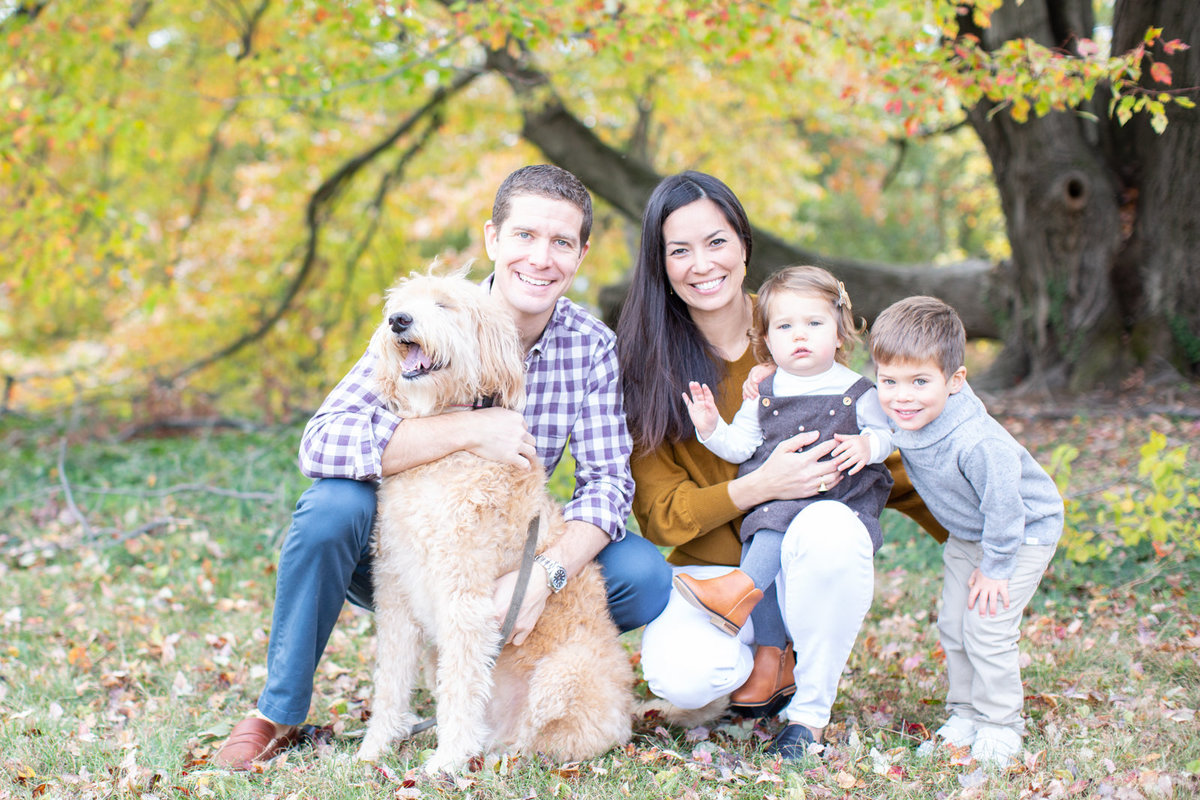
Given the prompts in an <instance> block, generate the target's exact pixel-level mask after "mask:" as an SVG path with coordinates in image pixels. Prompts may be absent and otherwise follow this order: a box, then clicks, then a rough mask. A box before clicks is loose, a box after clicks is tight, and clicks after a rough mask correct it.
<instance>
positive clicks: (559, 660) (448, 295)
mask: <svg viewBox="0 0 1200 800" xmlns="http://www.w3.org/2000/svg"><path fill="white" fill-rule="evenodd" d="M371 347H372V349H373V350H374V352H375V355H376V356H377V358H378V364H379V371H378V374H377V375H376V382H377V385H378V391H379V393H380V395H381V397H384V398H386V400H387V402H388V404H389V406H390V408H391V410H392V411H394V412H395V413H396V414H398V415H399V416H401V417H407V418H412V417H424V416H431V415H435V414H441V413H446V412H451V411H453V410H455V409H457V408H462V407H470V406H472V405H473V404H474V403H475V402H476V401H477V400H479V399H480V398H490V399H491V400H492V402H494V403H495V404H496V405H499V406H503V407H507V408H512V409H520V408H521V407H522V405H523V403H524V374H525V368H524V355H523V352H522V349H521V346H520V343H519V340H518V336H517V330H516V326H515V324H514V323H513V321H512V319H511V318H510V317H509V315H508V314H507V312H506V311H504V310H503V309H502V308H500V307H499V306H498V305H497V304H496V303H495V301H494V300H493V299H492V298H491V297H490V296H489V295H488V294H487V292H486V291H485V290H484V289H483V288H482V287H480V286H478V285H476V284H474V283H471V282H470V281H468V280H466V279H465V277H464V276H463V274H462V273H459V274H456V275H453V276H439V275H434V274H426V275H414V276H411V277H409V278H406V279H404V280H401V281H400V282H399V283H398V284H397V285H396V286H395V287H394V288H393V289H391V290H390V291H389V292H388V295H387V300H386V304H385V309H384V315H383V323H382V324H381V325H380V326H379V328H378V330H377V331H376V332H375V335H374V336H373V337H372V339H371ZM535 516H540V517H541V529H540V534H539V537H538V543H537V550H538V552H541V551H542V550H544V549H545V548H546V547H548V546H549V545H551V544H552V543H553V542H554V541H555V540H556V539H557V538H558V537H559V536H561V535H562V533H563V521H562V513H561V509H560V508H559V507H558V505H557V504H556V503H555V502H554V501H553V499H552V498H551V497H550V496H549V495H548V494H547V493H546V489H545V473H544V471H543V468H542V466H541V464H540V463H535V464H534V465H533V468H532V469H518V468H516V467H512V466H508V465H505V464H501V463H498V462H494V461H488V460H486V459H484V458H481V457H479V456H477V455H474V454H472V453H469V452H463V451H459V452H456V453H453V454H451V455H449V456H447V457H445V458H442V459H439V460H437V461H434V462H432V463H430V464H426V465H424V466H420V467H416V468H415V469H409V470H406V471H404V472H402V473H400V474H397V475H393V476H391V477H388V478H385V479H384V480H383V482H382V484H381V485H380V488H379V504H378V512H377V524H376V529H375V540H374V557H375V558H374V573H373V578H374V583H375V612H376V613H375V626H376V632H377V643H376V666H375V696H374V701H373V702H374V708H373V713H372V715H371V718H370V722H369V723H368V725H367V732H366V737H365V738H364V740H363V743H362V747H361V748H360V749H359V751H358V757H359V758H360V759H364V760H374V759H376V758H378V757H379V755H380V754H381V753H382V752H383V750H384V749H385V748H386V747H387V746H388V745H389V743H390V742H391V741H392V740H394V739H398V738H404V737H407V736H408V735H409V734H410V733H411V731H412V728H413V725H414V724H415V723H416V722H417V719H416V717H415V715H414V714H413V713H412V710H411V707H410V700H409V697H410V694H411V692H412V689H413V682H414V679H415V677H416V674H417V672H418V668H419V665H420V662H421V660H422V654H423V651H424V648H423V646H422V644H423V642H425V641H428V642H429V643H431V644H433V645H434V646H435V648H436V654H437V668H436V686H435V688H434V694H435V698H436V701H437V737H438V745H437V750H436V751H435V752H434V754H433V756H432V757H431V758H430V759H429V760H428V761H427V762H426V764H425V769H426V771H428V772H437V771H440V770H447V771H454V770H458V769H460V768H462V767H463V766H464V765H465V764H466V762H467V761H468V760H469V759H470V758H472V757H473V756H476V755H479V754H482V753H484V752H487V751H490V750H500V749H509V750H514V751H520V752H525V753H534V752H541V753H545V754H547V755H549V756H551V757H553V758H556V759H559V760H564V761H573V760H578V759H583V758H589V757H592V756H596V755H599V754H601V753H603V752H605V751H606V750H608V749H610V748H612V747H613V746H615V745H618V744H622V743H624V742H626V741H628V739H629V736H630V723H631V713H632V707H633V695H632V684H633V674H632V668H631V667H630V664H629V659H628V656H627V655H626V653H625V650H624V648H623V647H622V646H621V644H620V642H619V641H618V640H617V630H616V628H615V626H614V625H613V623H612V620H611V619H610V617H609V615H608V609H607V605H606V599H605V591H604V583H603V578H602V576H601V574H600V570H599V567H598V566H597V565H596V564H595V563H592V564H590V565H589V566H588V567H587V568H586V569H584V570H583V571H582V572H581V573H580V574H579V575H576V576H575V577H574V578H572V579H571V580H570V581H568V582H567V584H566V586H565V588H563V589H562V591H560V592H558V593H555V594H552V595H551V596H550V598H549V600H548V601H547V603H546V607H545V611H544V612H543V613H542V615H541V618H540V619H539V621H538V623H537V625H536V626H535V627H534V629H533V631H532V632H531V633H530V635H529V637H528V638H527V639H526V640H525V642H524V643H523V644H522V645H521V646H520V647H517V646H513V645H511V644H510V645H505V646H504V647H503V648H501V647H500V643H499V631H500V624H499V623H498V622H497V620H496V619H495V617H494V614H493V604H492V592H493V588H494V582H495V579H496V578H497V577H499V576H500V575H503V574H505V573H507V572H510V571H513V570H517V569H518V568H519V566H520V563H521V560H522V551H523V549H524V547H525V541H526V535H527V531H528V530H529V523H530V520H531V519H533V518H534V517H535ZM544 579H545V576H544V574H543V571H542V570H541V569H540V568H539V567H536V566H535V567H534V570H533V572H532V573H531V577H530V580H544ZM493 659H494V661H495V663H494V666H493Z"/></svg>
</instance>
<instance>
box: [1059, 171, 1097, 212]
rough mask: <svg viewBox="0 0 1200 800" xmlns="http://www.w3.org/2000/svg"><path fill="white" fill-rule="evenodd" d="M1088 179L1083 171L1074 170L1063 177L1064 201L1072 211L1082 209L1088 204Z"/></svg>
mask: <svg viewBox="0 0 1200 800" xmlns="http://www.w3.org/2000/svg"><path fill="white" fill-rule="evenodd" d="M1089 194H1091V193H1090V192H1089V191H1088V179H1087V176H1086V175H1084V174H1083V173H1082V172H1073V173H1071V174H1069V175H1067V176H1066V177H1065V178H1064V179H1063V202H1064V203H1065V204H1066V206H1067V209H1068V210H1070V211H1082V210H1083V208H1084V206H1086V205H1087V202H1088V195H1089Z"/></svg>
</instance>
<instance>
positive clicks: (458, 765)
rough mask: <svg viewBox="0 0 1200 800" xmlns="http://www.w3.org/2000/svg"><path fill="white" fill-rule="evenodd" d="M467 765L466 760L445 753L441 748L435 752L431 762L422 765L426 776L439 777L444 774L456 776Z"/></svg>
mask: <svg viewBox="0 0 1200 800" xmlns="http://www.w3.org/2000/svg"><path fill="white" fill-rule="evenodd" d="M466 763H467V759H466V758H462V757H460V756H457V755H455V754H453V753H447V752H443V751H442V750H441V748H439V749H437V750H435V751H434V752H433V755H431V756H430V757H429V760H428V761H426V762H425V763H424V764H422V765H421V769H422V770H424V772H425V774H426V775H438V774H440V773H442V772H448V773H450V774H454V773H456V772H458V771H459V770H461V769H462V768H463V766H465V765H466Z"/></svg>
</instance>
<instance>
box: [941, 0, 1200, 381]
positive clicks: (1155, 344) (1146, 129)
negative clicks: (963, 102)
mask: <svg viewBox="0 0 1200 800" xmlns="http://www.w3.org/2000/svg"><path fill="white" fill-rule="evenodd" d="M963 20H964V21H963V23H962V30H963V32H964V33H972V34H974V35H975V36H978V37H979V39H980V41H981V43H982V45H983V46H984V48H986V49H988V50H992V49H995V48H997V47H999V46H1000V45H1002V44H1003V43H1005V42H1007V41H1009V40H1013V39H1025V38H1027V39H1032V40H1034V41H1036V42H1038V43H1039V44H1042V45H1045V46H1047V47H1056V48H1062V49H1065V50H1071V49H1073V48H1074V47H1075V45H1076V44H1077V42H1078V40H1079V39H1081V38H1093V37H1094V32H1093V28H1094V20H1093V17H1092V4H1091V0H1040V2H1033V1H1032V0H1025V2H1023V3H1020V4H1018V3H1016V2H1015V0H1010V2H1007V3H1005V5H1004V6H1003V7H1002V8H1000V9H999V10H998V11H997V12H996V13H995V14H994V15H993V16H992V24H991V27H989V28H986V29H979V28H972V27H971V25H970V17H969V16H967V17H964V18H963ZM1198 20H1200V6H1197V4H1195V3H1194V2H1192V1H1191V0H1161V1H1160V2H1151V3H1141V2H1125V3H1118V5H1117V7H1116V9H1115V21H1116V26H1115V31H1114V42H1113V49H1114V51H1115V52H1122V51H1125V50H1128V49H1132V48H1133V47H1136V46H1137V44H1138V43H1139V42H1140V41H1141V38H1142V36H1143V35H1144V34H1145V31H1146V28H1148V27H1149V26H1150V25H1151V24H1153V25H1155V26H1159V27H1164V35H1165V38H1167V39H1170V38H1173V37H1176V36H1177V37H1179V38H1182V39H1184V40H1185V41H1193V42H1197V44H1200V24H1198ZM1187 61H1188V59H1187V58H1185V57H1179V58H1176V59H1175V63H1173V65H1172V66H1174V67H1176V69H1177V70H1178V71H1177V73H1176V75H1177V77H1178V79H1180V80H1186V81H1187V82H1188V83H1186V84H1185V85H1191V86H1195V85H1196V84H1197V83H1198V82H1200V81H1198V80H1197V75H1196V65H1195V63H1194V61H1195V59H1194V58H1192V59H1191V61H1192V63H1190V64H1189V63H1186V62H1187ZM1185 75H1186V76H1187V77H1185ZM1158 88H1159V89H1161V88H1165V87H1161V86H1160V87H1158ZM1110 97H1111V95H1107V94H1105V93H1099V94H1098V96H1097V99H1096V100H1095V102H1094V103H1093V107H1092V108H1091V109H1090V110H1091V111H1092V112H1093V113H1094V114H1095V115H1096V117H1098V121H1093V120H1089V119H1087V118H1085V117H1083V116H1080V115H1078V114H1075V113H1073V112H1054V113H1051V114H1048V115H1046V116H1044V117H1039V118H1034V119H1031V120H1030V121H1028V122H1026V123H1017V122H1015V121H1014V120H1013V119H1012V117H1011V116H1009V115H1008V114H1007V113H1005V112H1004V111H1003V110H1001V111H1000V112H999V113H993V112H994V111H995V110H996V109H995V106H994V104H992V103H989V102H984V103H981V104H980V105H978V106H976V107H975V108H972V109H970V111H969V113H968V117H969V119H970V121H971V124H972V126H973V127H974V129H975V131H976V133H977V134H978V135H979V138H980V140H981V141H982V142H983V145H984V147H985V149H986V150H987V153H988V156H989V158H990V159H991V162H992V169H993V173H994V175H995V179H996V184H997V187H998V189H999V193H1000V198H1001V204H1002V205H1003V208H1004V213H1005V218H1006V223H1007V226H1008V238H1009V241H1010V243H1011V246H1012V262H1013V269H1012V274H1011V279H1012V281H1013V293H1012V297H1013V300H1014V302H1013V305H1012V313H1013V316H1012V318H1011V319H1010V320H1009V321H1008V324H1007V334H1006V336H1005V349H1004V352H1003V353H1002V355H1001V357H1000V359H999V360H998V362H997V369H996V373H995V375H994V376H993V377H994V378H995V379H996V382H997V383H1002V384H1011V383H1014V382H1017V381H1020V380H1022V379H1025V380H1028V381H1029V383H1030V385H1031V386H1032V387H1033V388H1034V389H1035V390H1044V391H1059V390H1068V391H1080V390H1084V389H1088V388H1092V387H1096V386H1114V385H1118V384H1120V383H1121V382H1122V381H1124V380H1126V379H1128V378H1129V377H1130V376H1131V375H1133V374H1134V373H1135V372H1136V371H1138V370H1141V371H1154V372H1158V371H1160V370H1161V369H1162V368H1163V367H1165V366H1166V365H1167V363H1168V362H1170V363H1172V364H1174V366H1175V367H1176V368H1180V369H1184V370H1187V371H1194V370H1195V368H1196V365H1197V361H1198V360H1200V359H1197V357H1196V353H1194V352H1193V353H1192V355H1190V356H1189V355H1188V354H1187V353H1186V352H1185V350H1186V348H1181V347H1180V344H1181V343H1183V344H1186V342H1187V341H1189V337H1190V340H1191V341H1193V342H1194V341H1195V330H1196V327H1195V326H1196V320H1197V314H1196V310H1197V306H1196V302H1195V297H1196V295H1195V290H1196V288H1197V287H1196V285H1195V284H1196V282H1197V279H1198V276H1200V270H1198V269H1197V267H1196V266H1195V264H1194V262H1191V263H1190V262H1189V261H1188V259H1187V255H1188V254H1189V253H1194V252H1195V248H1196V246H1197V245H1200V240H1198V239H1200V236H1198V234H1197V230H1198V227H1200V226H1198V224H1197V209H1198V208H1200V206H1197V204H1196V201H1197V200H1198V199H1200V198H1198V197H1197V194H1198V193H1200V187H1198V186H1197V184H1198V181H1197V177H1200V176H1198V175H1197V167H1196V157H1197V155H1198V154H1200V149H1197V124H1196V115H1195V114H1194V113H1190V114H1189V113H1173V114H1172V115H1171V121H1170V125H1168V128H1167V133H1166V134H1164V135H1162V136H1160V135H1158V134H1155V133H1154V132H1153V130H1151V128H1150V125H1149V121H1148V118H1147V117H1146V116H1145V115H1138V116H1136V117H1135V118H1134V120H1133V121H1131V122H1130V123H1129V126H1128V127H1127V128H1126V129H1122V128H1121V127H1120V125H1119V122H1118V121H1117V120H1116V119H1115V118H1110V117H1109V115H1108V101H1109V99H1110ZM1189 154H1190V158H1189V157H1188V156H1189ZM1189 176H1190V177H1189ZM1167 287H1171V288H1170V289H1168V288H1167ZM1188 287H1190V288H1191V293H1190V296H1187V297H1185V296H1184V295H1185V293H1186V292H1187V289H1188ZM1172 293H1173V294H1175V296H1174V297H1168V296H1167V295H1168V294H1172ZM1172 331H1175V332H1176V333H1175V334H1174V335H1173V334H1172ZM1177 340H1178V341H1177Z"/></svg>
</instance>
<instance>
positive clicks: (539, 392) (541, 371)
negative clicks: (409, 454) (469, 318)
mask: <svg viewBox="0 0 1200 800" xmlns="http://www.w3.org/2000/svg"><path fill="white" fill-rule="evenodd" d="M615 348H616V337H614V336H613V333H612V331H610V330H609V329H608V328H607V327H605V326H604V325H603V324H601V323H600V322H599V321H598V320H597V319H596V318H595V317H593V316H592V315H591V314H589V313H588V312H586V311H585V310H584V309H583V308H581V307H580V306H578V305H576V304H575V303H573V302H571V301H570V300H568V299H567V298H565V297H563V298H559V300H558V303H557V304H556V305H555V307H554V314H553V315H552V316H551V318H550V322H549V324H547V325H546V330H545V331H543V332H542V338H541V339H539V340H538V342H537V344H535V345H534V346H533V349H532V350H530V351H529V353H527V354H526V356H525V397H526V403H525V424H526V425H527V427H528V428H529V430H530V431H531V432H532V433H533V437H534V440H535V442H536V443H537V453H538V457H539V458H540V459H541V460H542V463H543V464H544V465H545V467H546V474H547V475H549V474H550V473H552V472H553V471H554V468H555V466H557V465H558V462H559V460H560V459H561V458H562V454H563V450H564V448H566V446H567V442H568V440H570V444H571V455H572V456H574V458H575V494H574V496H573V497H572V498H571V501H570V502H569V503H567V505H566V507H565V508H564V509H563V514H564V516H565V517H566V519H568V520H580V521H582V522H588V523H591V524H592V525H595V526H596V527H598V528H600V529H601V530H603V531H605V532H606V533H608V535H609V536H611V537H612V538H613V539H614V540H615V539H620V538H622V537H623V536H624V535H625V519H626V517H628V515H629V507H630V503H631V501H632V498H633V478H632V477H630V474H629V454H630V452H631V449H632V446H631V443H630V438H629V430H628V428H626V426H625V410H624V406H623V401H622V396H621V381H620V373H619V372H618V367H617V355H616V349H615ZM374 362H375V359H374V357H373V356H372V355H371V352H370V351H369V350H368V351H367V352H366V353H364V354H363V356H362V358H360V359H359V360H358V363H357V364H355V365H354V368H353V369H351V370H350V372H349V374H347V375H346V377H344V378H342V380H341V382H340V383H338V385H337V386H336V387H334V389H333V391H332V392H330V393H329V396H328V397H326V398H325V402H324V403H322V404H321V407H320V408H319V409H318V410H317V413H316V414H315V415H314V416H313V418H312V419H311V420H309V422H308V425H307V427H305V429H304V436H303V438H302V439H301V441H300V471H301V472H303V473H304V474H305V475H307V476H308V477H310V478H353V479H355V480H360V481H365V480H377V479H378V478H379V474H380V471H381V468H382V459H383V449H384V447H385V446H386V445H387V443H388V440H389V439H391V437H392V433H393V431H395V430H396V426H397V425H399V424H400V417H397V416H396V415H395V414H393V413H391V412H390V411H388V410H387V409H386V408H384V407H383V404H382V403H381V402H380V400H379V397H378V396H377V395H376V394H375V384H374V379H373V377H372V373H373V371H374Z"/></svg>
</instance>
